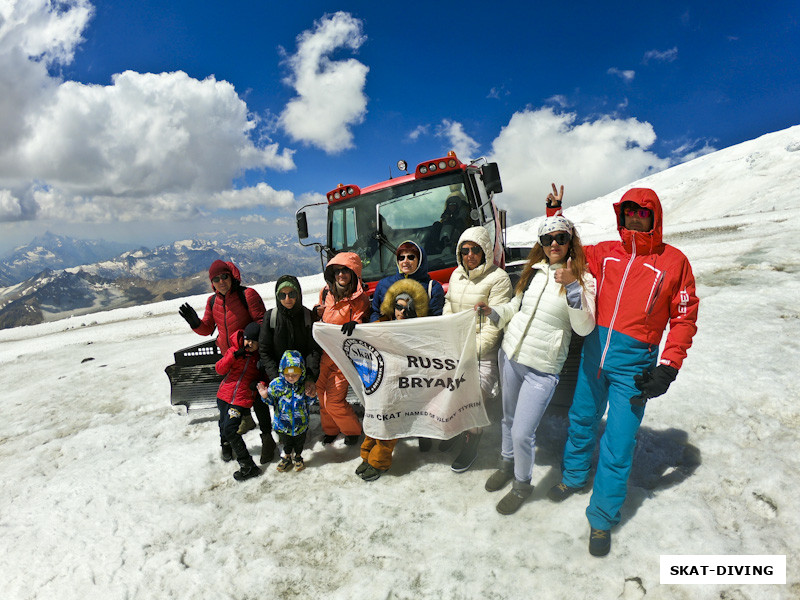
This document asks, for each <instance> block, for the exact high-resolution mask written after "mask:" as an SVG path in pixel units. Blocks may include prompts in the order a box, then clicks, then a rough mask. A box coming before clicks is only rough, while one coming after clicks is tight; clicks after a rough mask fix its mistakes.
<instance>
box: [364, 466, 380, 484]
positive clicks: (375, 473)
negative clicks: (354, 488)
mask: <svg viewBox="0 0 800 600" xmlns="http://www.w3.org/2000/svg"><path fill="white" fill-rule="evenodd" d="M384 473H385V471H382V470H381V469H376V468H375V467H373V466H372V465H367V468H366V469H364V472H363V473H361V479H363V480H364V481H375V480H376V479H378V478H379V477H380V476H381V475H383V474H384Z"/></svg>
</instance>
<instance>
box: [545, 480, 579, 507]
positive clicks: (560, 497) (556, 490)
mask: <svg viewBox="0 0 800 600" xmlns="http://www.w3.org/2000/svg"><path fill="white" fill-rule="evenodd" d="M581 489H583V488H579V487H569V486H568V485H567V484H566V483H564V482H563V481H562V482H560V483H557V484H555V485H554V486H553V487H551V488H550V490H549V491H548V492H547V497H548V498H550V500H552V501H553V502H563V501H564V500H566V499H567V498H569V497H570V496H572V494H576V493H578V492H580V491H581Z"/></svg>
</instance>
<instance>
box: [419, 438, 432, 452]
mask: <svg viewBox="0 0 800 600" xmlns="http://www.w3.org/2000/svg"><path fill="white" fill-rule="evenodd" d="M418 441H419V451H420V452H427V451H428V450H430V449H431V446H433V440H432V439H431V438H419V440H418Z"/></svg>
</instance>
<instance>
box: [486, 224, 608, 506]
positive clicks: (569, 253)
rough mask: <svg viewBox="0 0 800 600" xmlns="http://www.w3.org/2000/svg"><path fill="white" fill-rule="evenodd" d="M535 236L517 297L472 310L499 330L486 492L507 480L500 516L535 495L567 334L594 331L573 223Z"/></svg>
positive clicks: (590, 289)
mask: <svg viewBox="0 0 800 600" xmlns="http://www.w3.org/2000/svg"><path fill="white" fill-rule="evenodd" d="M538 234H539V241H538V242H537V243H536V244H535V245H534V246H533V248H532V249H531V251H530V253H529V254H528V260H527V262H526V263H525V267H524V268H523V270H522V274H521V276H520V279H519V281H518V282H517V285H516V287H515V289H514V298H513V299H512V300H511V301H510V302H507V303H506V304H501V305H496V306H491V308H490V307H489V306H487V305H486V303H484V302H479V303H478V304H476V305H475V310H476V311H478V313H479V314H487V313H488V314H489V318H490V319H491V320H492V321H493V322H495V324H496V325H497V326H498V327H500V328H501V329H502V330H503V332H504V334H503V342H502V344H501V347H500V352H499V363H500V377H501V380H502V384H503V385H502V390H503V420H502V423H501V432H502V442H501V451H500V463H499V467H498V469H497V471H495V472H494V473H493V474H492V475H491V476H490V477H489V479H488V480H487V481H486V485H485V486H484V487H485V489H486V490H487V491H489V492H496V491H499V490H501V489H503V488H504V487H505V486H506V485H507V484H508V483H509V482H511V484H512V485H511V490H510V491H509V492H508V493H507V494H506V495H505V496H504V497H503V498H502V499H501V500H500V501H499V502H498V504H497V511H498V512H499V513H501V514H503V515H510V514H513V513H515V512H516V511H517V510H519V508H520V507H521V506H522V504H523V503H524V502H525V500H526V499H527V498H528V497H529V496H530V495H531V493H532V492H533V485H532V483H531V480H532V476H533V466H534V452H535V443H536V430H537V429H538V427H539V422H540V421H541V418H542V416H543V415H544V411H545V409H546V408H547V405H548V404H549V403H550V400H551V398H552V397H553V393H554V392H555V389H556V385H558V381H559V375H558V374H559V373H560V372H561V368H562V367H563V366H564V362H565V361H566V359H567V354H568V353H569V343H570V340H571V338H572V332H573V331H575V333H577V334H578V335H587V334H588V333H589V332H591V331H592V330H593V329H594V325H595V320H594V310H595V281H594V278H593V277H592V276H591V274H590V273H589V271H588V269H587V268H586V260H585V258H584V254H583V247H582V245H581V240H580V238H579V236H578V232H577V231H576V230H575V227H574V225H573V224H572V222H571V221H569V220H568V219H565V218H564V217H560V216H559V217H550V218H547V219H545V220H544V221H543V222H542V223H541V225H540V226H539V231H538Z"/></svg>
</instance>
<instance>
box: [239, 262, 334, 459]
mask: <svg viewBox="0 0 800 600" xmlns="http://www.w3.org/2000/svg"><path fill="white" fill-rule="evenodd" d="M314 320H315V319H314V314H313V312H312V311H311V309H309V308H306V307H305V306H303V292H302V289H301V287H300V282H299V281H298V279H297V278H296V277H295V276H293V275H281V276H280V277H278V280H277V281H276V282H275V308H271V309H269V310H268V311H267V312H266V314H265V315H264V320H263V321H262V322H261V334H260V335H259V338H258V352H259V355H260V356H261V368H262V369H263V370H264V373H265V379H266V381H273V380H274V379H276V378H277V377H278V376H279V375H280V370H279V365H280V361H281V358H282V357H283V356H284V353H285V352H286V351H288V350H294V351H297V352H299V353H300V356H302V357H303V364H304V368H305V375H304V378H303V381H304V390H305V393H306V394H307V395H308V396H310V397H314V396H316V395H317V391H316V381H317V377H318V376H319V361H320V357H321V356H322V350H321V349H320V347H319V345H318V344H317V342H316V341H314V337H313V336H312V334H311V330H312V325H313V324H314ZM253 409H254V411H255V413H256V417H257V418H258V422H259V423H262V422H264V423H266V422H270V415H269V407H268V406H267V405H266V404H265V403H263V402H255V403H254V404H253ZM265 419H266V420H265ZM261 441H262V444H261V458H260V460H261V464H262V465H263V464H265V463H268V462H270V461H271V460H272V459H273V458H274V454H275V441H274V439H273V437H272V434H271V433H270V432H269V431H264V428H262V433H261Z"/></svg>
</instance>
